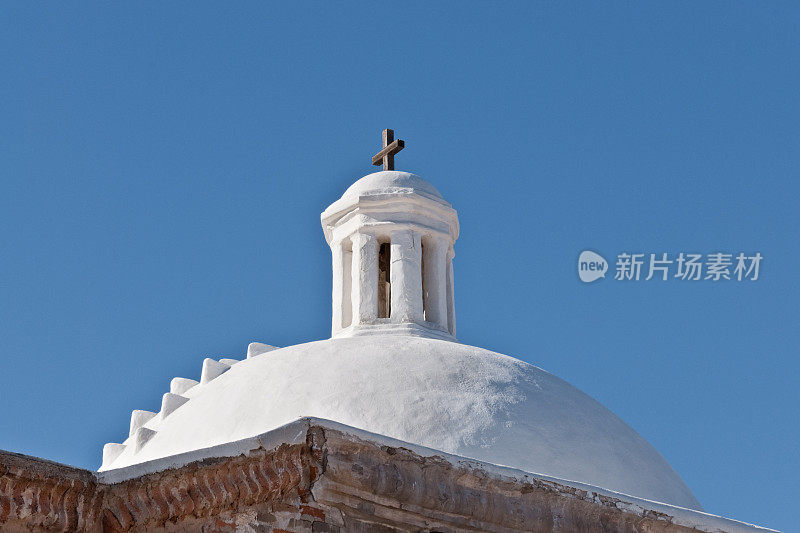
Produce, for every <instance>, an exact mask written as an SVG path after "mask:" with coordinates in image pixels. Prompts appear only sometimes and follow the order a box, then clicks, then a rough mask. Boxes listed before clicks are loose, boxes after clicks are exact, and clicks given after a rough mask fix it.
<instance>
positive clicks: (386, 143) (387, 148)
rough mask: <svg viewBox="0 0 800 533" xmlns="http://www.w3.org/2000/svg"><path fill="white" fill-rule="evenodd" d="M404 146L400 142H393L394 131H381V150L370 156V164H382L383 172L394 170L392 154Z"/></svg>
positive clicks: (404, 144)
mask: <svg viewBox="0 0 800 533" xmlns="http://www.w3.org/2000/svg"><path fill="white" fill-rule="evenodd" d="M405 146H406V143H404V142H403V141H402V140H400V139H397V140H396V141H395V140H394V130H383V150H381V151H380V152H378V153H377V154H375V155H373V156H372V164H373V165H375V166H378V165H380V164H383V170H394V154H396V153H397V152H399V151H400V150H402V149H403V148H405Z"/></svg>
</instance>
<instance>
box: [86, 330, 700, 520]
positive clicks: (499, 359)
mask: <svg viewBox="0 0 800 533" xmlns="http://www.w3.org/2000/svg"><path fill="white" fill-rule="evenodd" d="M184 395H185V396H186V397H187V398H189V401H187V402H185V403H184V404H183V405H180V406H178V407H177V408H176V409H175V410H174V411H173V412H171V413H170V414H169V416H167V417H162V416H161V415H158V416H155V417H153V418H152V419H150V420H149V421H148V422H147V423H146V424H145V427H146V428H148V429H152V430H154V431H155V432H156V433H155V434H154V435H152V436H150V437H149V438H148V439H147V441H146V442H145V443H144V444H142V445H141V448H140V449H139V451H135V448H136V446H131V445H128V446H126V447H125V449H124V450H123V451H122V453H120V455H119V456H118V457H117V458H116V459H115V460H114V461H113V462H111V463H110V464H106V465H104V466H103V468H102V469H101V470H113V469H118V468H122V467H127V466H130V465H133V464H138V463H142V462H145V461H152V460H155V459H159V458H163V457H168V456H173V455H176V454H181V453H185V452H189V451H192V450H199V449H203V448H208V447H212V446H217V445H221V444H225V443H230V442H233V441H237V440H240V439H245V438H248V437H253V436H256V435H260V434H263V433H264V432H267V431H270V430H273V429H276V428H278V427H281V426H283V425H285V424H288V423H290V422H293V421H295V420H297V419H299V418H303V417H316V418H324V419H328V420H333V421H336V422H339V423H342V424H346V425H348V426H352V427H355V428H359V429H362V430H366V431H369V432H372V433H377V434H380V435H385V436H387V437H391V438H395V439H399V440H401V441H405V442H409V443H413V444H416V445H420V446H425V447H428V448H433V449H435V450H441V451H443V452H446V453H450V454H454V455H458V456H462V457H468V458H472V459H476V460H479V461H484V462H487V463H492V464H495V465H503V466H507V467H512V468H516V469H519V470H523V471H526V472H531V473H537V474H543V475H546V476H552V477H555V478H559V479H563V480H570V481H575V482H581V483H586V484H589V485H593V486H596V487H603V488H605V489H609V490H612V491H617V492H621V493H625V494H630V495H633V496H636V497H639V498H645V499H648V500H655V501H660V502H664V503H668V504H671V505H677V506H681V507H687V508H693V509H700V508H701V507H700V504H699V503H698V502H697V500H696V499H695V498H694V496H693V495H692V493H691V491H690V490H689V488H688V487H687V486H686V485H685V484H684V483H683V481H682V480H681V479H680V477H679V476H678V475H677V474H676V473H675V471H674V470H673V469H672V468H671V467H670V466H669V464H668V463H667V462H666V461H665V460H664V459H663V458H662V457H661V455H660V454H659V453H658V452H657V451H656V450H655V449H654V448H653V447H652V446H650V445H649V444H648V443H647V442H646V441H645V440H644V439H643V438H642V437H641V436H639V435H638V434H637V433H636V432H635V431H633V430H632V429H631V428H630V427H629V426H628V425H626V424H625V423H624V422H623V421H622V420H620V419H619V418H618V417H616V416H615V415H614V414H613V413H611V412H610V411H609V410H607V409H606V408H604V407H603V406H602V405H600V404H599V403H598V402H596V401H594V400H593V399H592V398H590V397H589V396H587V395H586V394H584V393H582V392H581V391H579V390H578V389H576V388H575V387H573V386H571V385H569V384H568V383H566V382H565V381H563V380H561V379H559V378H557V377H555V376H553V375H552V374H549V373H548V372H545V371H544V370H541V369H539V368H537V367H535V366H532V365H529V364H527V363H524V362H522V361H519V360H517V359H514V358H512V357H508V356H505V355H501V354H498V353H494V352H491V351H488V350H484V349H481V348H476V347H472V346H466V345H463V344H458V343H455V342H448V341H442V340H435V339H428V338H421V337H409V336H401V335H394V336H392V335H387V336H367V337H353V338H338V339H330V340H324V341H317V342H312V343H307V344H300V345H296V346H290V347H287V348H281V349H276V350H273V351H269V352H266V353H261V354H259V355H256V356H253V357H250V358H248V359H246V360H244V361H241V362H239V363H236V364H234V365H232V366H231V367H230V368H229V369H228V370H226V371H225V372H224V373H222V374H221V375H219V376H217V377H215V378H214V379H213V380H211V381H209V382H207V383H202V384H199V385H196V386H194V387H192V388H190V389H188V390H187V391H186V392H185V393H184ZM129 440H131V439H129ZM126 444H130V443H129V442H127V441H126Z"/></svg>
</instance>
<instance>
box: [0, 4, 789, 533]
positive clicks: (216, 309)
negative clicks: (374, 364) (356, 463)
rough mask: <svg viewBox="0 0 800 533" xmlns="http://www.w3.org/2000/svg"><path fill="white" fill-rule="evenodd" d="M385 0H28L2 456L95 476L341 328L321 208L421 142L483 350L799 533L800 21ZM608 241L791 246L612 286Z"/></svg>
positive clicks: (654, 9)
mask: <svg viewBox="0 0 800 533" xmlns="http://www.w3.org/2000/svg"><path fill="white" fill-rule="evenodd" d="M387 6H388V7H381V6H379V5H378V4H377V3H374V2H365V3H360V4H359V3H338V4H333V3H323V2H319V3H308V2H306V3H294V2H284V3H283V4H278V3H248V2H239V3H236V4H231V5H228V4H220V3H215V4H211V3H196V2H191V3H180V2H169V3H162V2H157V3H155V2H153V3H148V2H144V3H140V2H137V3H128V4H123V3H116V4H115V5H110V4H109V3H81V4H80V5H75V4H52V3H30V2H20V3H13V4H11V3H10V4H5V5H4V6H3V9H2V12H0V50H2V52H0V72H2V78H0V79H1V80H2V82H0V301H1V302H2V305H0V361H1V362H2V372H0V395H2V405H3V416H2V417H0V448H2V449H6V450H12V451H17V452H22V453H26V454H31V455H35V456H41V457H45V458H48V459H52V460H55V461H61V462H66V463H70V464H74V465H78V466H82V467H88V468H93V469H94V468H97V467H98V466H99V463H100V457H101V449H102V446H103V444H104V443H106V442H121V440H122V439H124V438H125V436H126V434H127V429H128V424H129V416H130V411H131V410H132V409H148V410H156V411H157V410H158V407H159V405H160V397H161V394H162V393H164V392H166V391H167V389H168V386H169V380H170V379H171V378H172V377H174V376H184V377H191V378H198V376H199V373H200V366H201V363H202V360H203V358H204V357H208V356H211V357H237V358H241V357H243V356H244V353H245V350H246V346H247V344H248V343H249V342H251V341H255V340H258V341H262V342H266V343H269V344H275V345H279V346H286V345H290V344H296V343H301V342H306V341H311V340H316V339H321V338H325V337H327V336H329V328H330V290H331V275H330V251H329V249H328V248H327V246H326V244H325V241H324V239H323V236H322V230H321V228H320V224H319V213H320V212H321V211H322V210H323V209H324V208H325V207H326V206H327V205H328V204H330V203H331V202H333V201H334V200H335V199H336V198H337V197H338V196H339V195H340V194H341V193H342V192H343V191H344V190H345V188H346V187H347V186H348V185H349V184H350V183H352V182H353V181H355V180H356V179H357V178H359V177H360V176H362V175H364V174H366V173H369V172H371V171H372V170H373V168H374V167H371V165H370V156H371V155H372V154H373V153H374V152H376V151H377V150H378V148H379V143H380V131H381V129H383V128H387V127H391V128H394V129H395V131H396V135H397V136H398V137H399V138H402V139H405V141H406V149H405V150H404V151H403V152H402V153H401V154H400V155H398V157H397V168H398V169H400V170H408V171H412V172H415V173H417V174H420V175H421V176H423V177H425V178H426V179H428V180H430V181H431V182H432V183H434V185H436V187H437V188H438V189H439V190H440V191H441V192H442V194H443V195H444V196H445V197H446V198H447V199H448V200H449V201H450V202H451V203H452V204H453V205H454V206H455V207H456V208H457V209H458V212H459V215H460V220H461V230H462V236H461V238H460V239H459V241H458V242H457V244H456V259H455V273H456V304H457V305H456V308H457V316H458V332H459V338H460V340H462V341H463V342H466V343H469V344H475V345H479V346H483V347H486V348H490V349H494V350H497V351H500V352H503V353H507V354H510V355H514V356H516V357H519V358H521V359H523V360H525V361H529V362H531V363H533V364H536V365H538V366H540V367H542V368H544V369H546V370H548V371H551V372H553V373H555V374H556V375H558V376H560V377H562V378H564V379H566V380H567V381H569V382H570V383H572V384H574V385H576V386H577V387H579V388H580V389H582V390H584V391H585V392H587V393H588V394H590V395H591V396H593V397H594V398H596V399H597V400H599V401H600V402H601V403H603V404H604V405H606V406H607V407H609V408H610V409H611V410H612V411H614V412H615V413H617V414H618V415H619V416H620V417H621V418H622V419H624V420H625V421H626V422H628V423H629V424H630V425H631V426H632V427H633V428H635V429H636V430H637V431H638V432H640V433H641V434H642V435H643V436H644V437H645V438H646V439H647V440H648V441H649V442H650V443H652V444H653V445H654V446H655V447H656V448H657V449H658V450H659V451H660V452H661V453H662V454H663V455H664V457H665V458H666V459H667V460H668V461H669V462H670V463H671V464H672V465H673V466H674V468H675V469H676V470H677V471H678V473H679V474H680V475H681V476H682V477H683V479H684V480H685V481H686V482H687V484H688V485H689V486H690V487H691V488H692V489H693V490H694V492H695V494H696V496H697V497H698V499H699V500H700V501H701V502H702V503H703V505H704V506H705V508H706V510H707V511H709V512H711V513H714V514H722V515H725V516H729V517H733V518H737V519H741V520H744V521H748V522H756V523H759V524H762V525H766V526H771V527H776V528H781V529H784V530H785V531H796V530H797V529H798V528H797V524H796V521H797V501H798V497H799V496H800V494H799V492H800V491H798V488H797V487H798V484H797V478H798V477H800V452H799V451H798V448H799V447H800V444H799V441H800V421H799V418H800V415H798V411H799V410H800V400H799V399H798V398H799V395H798V378H799V377H800V362H798V357H797V355H798V348H797V347H798V345H800V329H798V300H799V299H800V291H799V290H798V270H797V268H798V264H800V252H798V246H800V239H798V227H800V216H798V210H797V203H798V200H799V199H800V194H799V193H800V185H798V179H799V178H800V175H799V174H800V150H799V149H798V146H800V98H798V94H800V93H798V87H800V39H799V38H798V35H800V7H798V5H797V4H796V3H795V4H794V5H792V4H790V3H781V2H769V3H766V2H725V3H717V2H703V3H697V2H685V3H680V2H659V3H657V4H653V3H633V2H631V3H617V2H612V3H608V2H598V3H580V4H577V3H575V4H572V3H561V2H558V3H555V2H554V3H522V2H519V3H488V2H487V3H480V4H467V3H463V2H458V3H455V2H453V3H438V4H434V5H430V4H428V3H416V2H402V3H396V2H395V3H393V4H387ZM585 249H590V250H594V251H596V252H599V253H600V254H602V255H603V256H604V257H605V258H606V259H608V260H609V261H611V262H612V267H611V268H612V271H613V268H614V266H613V263H614V262H615V260H616V256H617V254H619V253H621V252H637V253H646V254H649V253H657V254H661V253H668V254H670V256H673V255H675V254H678V253H680V252H698V253H703V254H708V253H712V252H728V253H734V254H736V253H738V252H746V253H748V254H752V253H755V252H759V253H761V254H762V256H763V258H764V259H763V262H762V264H761V268H760V275H759V279H758V280H757V281H750V280H746V281H742V282H737V281H735V280H731V281H721V282H717V283H715V282H713V281H710V280H708V281H704V280H701V281H697V282H690V281H684V280H680V279H674V278H673V279H670V280H669V281H667V282H662V281H658V280H655V279H654V280H650V281H644V280H640V281H627V282H624V281H615V280H614V279H613V275H608V276H607V277H606V279H601V280H598V281H596V282H594V283H591V284H584V283H582V282H581V281H580V280H579V279H578V275H577V265H576V263H577V257H578V254H579V253H580V252H581V251H583V250H585ZM611 274H613V272H612V273H611Z"/></svg>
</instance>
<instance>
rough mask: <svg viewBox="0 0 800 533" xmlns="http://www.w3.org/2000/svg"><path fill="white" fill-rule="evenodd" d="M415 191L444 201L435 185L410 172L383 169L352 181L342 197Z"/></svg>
mask: <svg viewBox="0 0 800 533" xmlns="http://www.w3.org/2000/svg"><path fill="white" fill-rule="evenodd" d="M411 192H414V193H417V194H420V195H422V196H426V197H428V198H431V199H435V200H440V201H444V198H443V197H442V195H441V194H440V193H439V191H437V190H436V187H434V186H433V185H431V184H430V183H429V182H428V181H426V180H424V179H422V178H420V177H419V176H417V175H416V174H411V173H410V172H400V171H397V170H384V171H381V172H374V173H372V174H367V175H366V176H364V177H363V178H361V179H359V180H358V181H356V182H355V183H353V184H352V185H351V186H350V187H348V188H347V190H346V191H345V192H344V194H343V195H342V198H348V199H349V198H358V197H359V196H369V195H376V194H395V193H411Z"/></svg>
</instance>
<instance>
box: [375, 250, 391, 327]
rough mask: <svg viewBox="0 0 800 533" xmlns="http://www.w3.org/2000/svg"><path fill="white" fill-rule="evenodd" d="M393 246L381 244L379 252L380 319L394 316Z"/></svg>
mask: <svg viewBox="0 0 800 533" xmlns="http://www.w3.org/2000/svg"><path fill="white" fill-rule="evenodd" d="M391 264H392V263H391V245H390V244H389V243H388V242H384V243H382V244H381V247H380V249H379V251H378V318H389V317H390V316H392V282H391V280H392V277H391V276H392V273H391Z"/></svg>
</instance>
